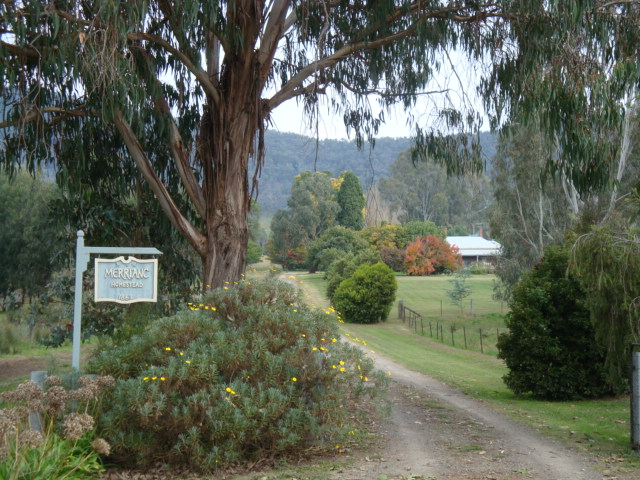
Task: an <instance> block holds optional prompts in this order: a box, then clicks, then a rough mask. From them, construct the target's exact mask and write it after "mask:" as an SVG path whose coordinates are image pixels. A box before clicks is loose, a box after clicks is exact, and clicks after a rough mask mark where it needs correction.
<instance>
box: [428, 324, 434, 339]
mask: <svg viewBox="0 0 640 480" xmlns="http://www.w3.org/2000/svg"><path fill="white" fill-rule="evenodd" d="M429 336H430V337H431V338H433V330H432V329H431V322H429Z"/></svg>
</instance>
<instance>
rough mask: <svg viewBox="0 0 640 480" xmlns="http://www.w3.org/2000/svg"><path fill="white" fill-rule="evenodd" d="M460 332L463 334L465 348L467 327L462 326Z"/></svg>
mask: <svg viewBox="0 0 640 480" xmlns="http://www.w3.org/2000/svg"><path fill="white" fill-rule="evenodd" d="M462 334H463V335H464V349H465V350H466V349H467V327H465V326H464V325H463V326H462Z"/></svg>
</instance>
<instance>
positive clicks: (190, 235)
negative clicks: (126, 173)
mask: <svg viewBox="0 0 640 480" xmlns="http://www.w3.org/2000/svg"><path fill="white" fill-rule="evenodd" d="M114 123H115V126H116V128H117V129H118V131H119V132H120V133H121V135H122V138H123V139H124V142H125V144H126V145H127V149H128V150H129V153H130V154H131V157H132V158H133V160H134V162H135V163H136V166H137V167H138V170H139V171H140V173H141V174H142V176H143V177H144V178H145V180H146V181H147V183H148V184H149V186H150V187H151V190H152V191H153V193H154V194H155V195H156V197H157V199H158V203H159V204H160V207H161V208H162V210H163V211H164V212H165V214H166V215H167V217H168V218H169V220H170V221H171V223H172V224H173V226H175V227H176V228H177V229H178V231H180V232H181V233H182V234H183V235H184V237H185V238H186V239H187V241H188V242H189V243H190V244H191V246H192V247H193V248H194V249H195V250H196V251H197V252H198V253H199V254H200V255H201V256H204V255H206V239H205V237H204V236H203V235H202V234H201V233H200V232H199V231H198V230H197V229H196V228H195V227H194V226H193V225H192V224H191V223H190V222H189V221H188V220H187V219H186V218H185V217H184V216H183V215H182V214H181V213H180V211H179V210H178V207H177V206H176V204H175V202H174V201H173V199H172V198H171V195H170V194H169V192H168V190H167V189H166V187H165V186H164V184H163V183H162V181H161V180H160V178H159V177H158V175H157V174H156V172H155V171H154V170H153V167H152V166H151V162H150V161H149V158H148V157H147V155H146V154H145V153H144V151H143V149H142V146H141V145H140V142H138V139H137V138H136V136H135V133H134V132H133V130H132V129H131V126H130V125H129V123H128V122H127V120H126V119H125V118H124V116H123V115H122V113H121V112H119V111H118V112H116V115H115V118H114Z"/></svg>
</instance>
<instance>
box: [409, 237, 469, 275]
mask: <svg viewBox="0 0 640 480" xmlns="http://www.w3.org/2000/svg"><path fill="white" fill-rule="evenodd" d="M459 268H462V257H461V256H460V254H459V253H458V248H457V247H453V246H451V245H449V244H448V243H447V242H445V241H444V240H443V239H442V238H439V237H436V236H433V235H428V236H426V237H419V238H416V239H415V240H414V241H413V242H411V244H409V246H408V247H407V250H406V257H405V260H404V271H405V272H406V273H407V274H408V275H431V274H432V273H443V272H445V271H447V270H449V271H453V270H457V269H459Z"/></svg>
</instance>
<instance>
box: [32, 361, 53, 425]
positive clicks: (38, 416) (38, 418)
mask: <svg viewBox="0 0 640 480" xmlns="http://www.w3.org/2000/svg"><path fill="white" fill-rule="evenodd" d="M47 374H48V372H47V371H46V370H33V371H32V372H31V380H33V381H34V382H35V383H36V384H37V385H38V386H39V387H40V388H41V389H42V390H44V381H45V380H46V378H47ZM42 424H43V417H42V411H30V412H29V426H30V427H31V430H35V431H36V432H42Z"/></svg>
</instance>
